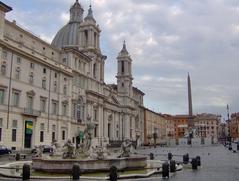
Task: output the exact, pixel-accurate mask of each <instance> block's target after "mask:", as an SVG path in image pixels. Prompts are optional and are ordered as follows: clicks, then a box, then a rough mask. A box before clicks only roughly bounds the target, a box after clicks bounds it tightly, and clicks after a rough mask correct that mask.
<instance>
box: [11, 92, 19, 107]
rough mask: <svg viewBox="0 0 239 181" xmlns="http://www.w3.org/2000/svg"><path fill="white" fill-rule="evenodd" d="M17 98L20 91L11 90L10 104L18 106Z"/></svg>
mask: <svg viewBox="0 0 239 181" xmlns="http://www.w3.org/2000/svg"><path fill="white" fill-rule="evenodd" d="M19 98H20V92H18V91H13V92H12V105H13V106H16V107H18V106H19Z"/></svg>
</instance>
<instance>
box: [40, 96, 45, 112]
mask: <svg viewBox="0 0 239 181" xmlns="http://www.w3.org/2000/svg"><path fill="white" fill-rule="evenodd" d="M40 111H41V112H46V98H40Z"/></svg>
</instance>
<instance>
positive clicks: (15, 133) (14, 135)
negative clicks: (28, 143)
mask: <svg viewBox="0 0 239 181" xmlns="http://www.w3.org/2000/svg"><path fill="white" fill-rule="evenodd" d="M16 141H17V129H12V142H16Z"/></svg>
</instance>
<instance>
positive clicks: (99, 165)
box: [32, 116, 146, 173]
mask: <svg viewBox="0 0 239 181" xmlns="http://www.w3.org/2000/svg"><path fill="white" fill-rule="evenodd" d="M90 120H91V118H90V117H89V116H88V117H87V122H86V124H85V129H84V135H83V137H84V140H83V138H82V141H81V142H80V143H79V144H78V145H77V148H75V146H74V144H73V143H72V142H71V141H70V140H68V141H67V142H66V143H65V144H64V145H63V149H61V147H60V145H59V144H58V143H57V142H56V140H54V141H53V143H52V146H53V153H52V154H51V156H49V157H37V158H34V159H33V160H32V165H33V169H35V170H38V171H43V172H49V173H67V172H70V171H71V168H72V166H73V165H74V164H79V165H81V171H82V172H95V171H108V170H109V169H110V167H111V166H112V165H115V166H117V168H118V169H119V170H124V169H126V168H127V169H142V168H144V167H145V166H146V157H145V156H139V155H134V154H133V153H132V151H131V148H132V142H131V141H130V140H125V141H124V142H123V143H122V145H121V151H120V153H119V156H116V155H115V156H114V155H112V154H110V152H109V151H108V150H107V148H106V147H105V146H102V144H100V145H92V142H91V140H92V133H93V129H94V124H93V123H92V122H91V121H90Z"/></svg>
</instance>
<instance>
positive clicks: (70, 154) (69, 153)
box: [62, 140, 76, 159]
mask: <svg viewBox="0 0 239 181" xmlns="http://www.w3.org/2000/svg"><path fill="white" fill-rule="evenodd" d="M63 148H65V149H64V152H63V154H62V158H63V159H69V158H71V159H73V158H76V156H75V146H74V145H73V144H72V143H71V140H68V141H67V142H66V143H65V144H64V145H63Z"/></svg>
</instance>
